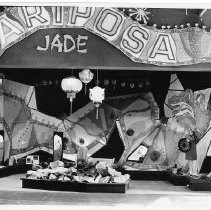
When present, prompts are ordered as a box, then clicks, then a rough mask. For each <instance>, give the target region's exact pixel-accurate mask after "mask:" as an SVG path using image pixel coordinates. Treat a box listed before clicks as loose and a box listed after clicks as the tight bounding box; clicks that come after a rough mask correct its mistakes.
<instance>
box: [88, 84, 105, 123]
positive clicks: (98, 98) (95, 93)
mask: <svg viewBox="0 0 211 210" xmlns="http://www.w3.org/2000/svg"><path fill="white" fill-rule="evenodd" d="M89 91H90V92H89V98H90V100H91V101H93V103H94V104H95V106H96V107H97V112H96V119H98V108H99V106H100V104H101V103H102V101H103V100H104V98H105V89H104V88H101V87H99V86H95V87H94V88H92V89H89Z"/></svg>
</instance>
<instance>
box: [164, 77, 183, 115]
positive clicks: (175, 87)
mask: <svg viewBox="0 0 211 210" xmlns="http://www.w3.org/2000/svg"><path fill="white" fill-rule="evenodd" d="M183 90H184V88H183V86H182V84H181V83H180V81H179V79H178V78H177V75H176V74H172V75H171V79H170V86H169V89H168V93H167V95H166V99H165V103H164V111H165V116H166V117H168V118H169V117H171V116H172V108H171V107H170V105H169V101H168V100H169V98H172V97H173V96H175V95H179V94H180V93H181V92H182V91H183Z"/></svg>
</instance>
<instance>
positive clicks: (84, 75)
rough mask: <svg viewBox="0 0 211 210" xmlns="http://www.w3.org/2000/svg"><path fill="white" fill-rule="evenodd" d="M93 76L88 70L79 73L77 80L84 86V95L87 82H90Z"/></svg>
mask: <svg viewBox="0 0 211 210" xmlns="http://www.w3.org/2000/svg"><path fill="white" fill-rule="evenodd" d="M93 77H94V74H93V73H92V72H91V71H90V70H89V69H84V70H83V71H81V72H80V73H79V78H80V80H81V82H83V83H84V84H85V94H86V87H87V84H88V83H89V82H91V81H92V79H93Z"/></svg>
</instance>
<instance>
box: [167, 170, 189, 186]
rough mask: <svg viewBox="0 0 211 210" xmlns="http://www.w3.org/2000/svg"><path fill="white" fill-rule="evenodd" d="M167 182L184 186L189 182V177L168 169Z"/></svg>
mask: <svg viewBox="0 0 211 210" xmlns="http://www.w3.org/2000/svg"><path fill="white" fill-rule="evenodd" d="M168 176H169V182H170V183H171V184H173V185H174V186H186V185H187V184H188V183H189V179H188V177H187V176H185V175H178V174H174V173H172V171H168Z"/></svg>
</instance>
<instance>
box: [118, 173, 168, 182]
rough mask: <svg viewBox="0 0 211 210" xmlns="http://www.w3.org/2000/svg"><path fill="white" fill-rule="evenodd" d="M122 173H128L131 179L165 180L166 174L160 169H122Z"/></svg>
mask: <svg viewBox="0 0 211 210" xmlns="http://www.w3.org/2000/svg"><path fill="white" fill-rule="evenodd" d="M121 172H122V173H123V174H129V175H130V179H131V180H153V181H155V180H156V181H167V180H168V174H167V172H166V171H160V170H124V171H121Z"/></svg>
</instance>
